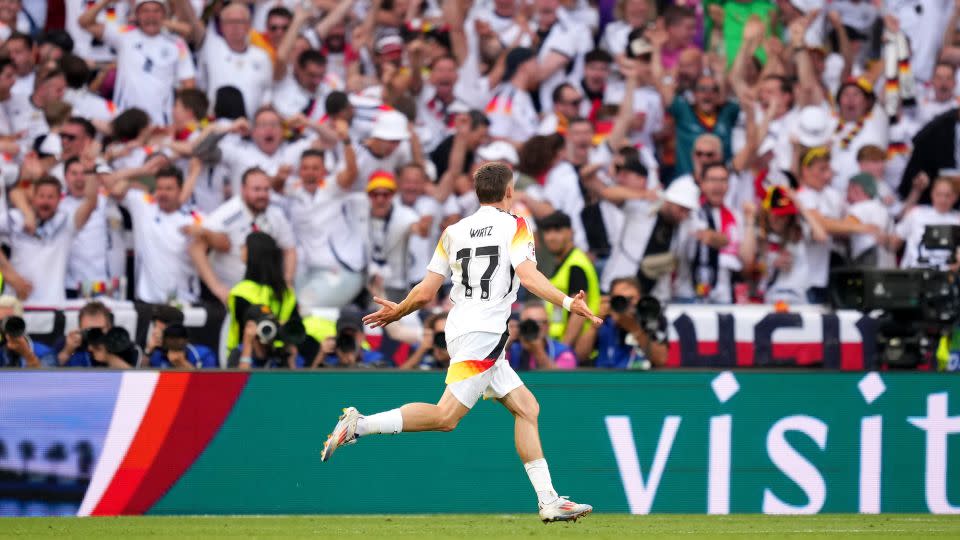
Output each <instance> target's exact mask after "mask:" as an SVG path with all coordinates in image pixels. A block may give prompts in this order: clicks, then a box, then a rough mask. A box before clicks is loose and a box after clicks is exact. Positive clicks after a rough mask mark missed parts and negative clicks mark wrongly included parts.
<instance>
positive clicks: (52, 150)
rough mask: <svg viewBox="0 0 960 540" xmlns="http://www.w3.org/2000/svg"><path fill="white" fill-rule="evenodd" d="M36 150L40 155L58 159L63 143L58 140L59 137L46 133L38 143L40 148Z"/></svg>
mask: <svg viewBox="0 0 960 540" xmlns="http://www.w3.org/2000/svg"><path fill="white" fill-rule="evenodd" d="M37 150H39V151H40V153H42V154H47V155H49V156H53V157H55V158H56V159H60V154H62V153H63V141H62V140H61V139H60V135H58V134H56V133H48V134H47V135H46V136H44V137H43V140H42V141H40V147H39V148H37Z"/></svg>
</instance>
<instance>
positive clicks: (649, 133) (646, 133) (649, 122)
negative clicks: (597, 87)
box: [603, 84, 664, 148]
mask: <svg viewBox="0 0 960 540" xmlns="http://www.w3.org/2000/svg"><path fill="white" fill-rule="evenodd" d="M625 90H626V88H625V87H624V85H622V84H611V85H608V86H607V89H606V91H605V92H604V94H603V102H604V103H605V104H607V105H617V104H619V103H621V102H622V101H623V95H624V91H625ZM641 112H642V113H644V114H645V115H646V120H644V122H643V128H642V129H636V130H630V132H629V137H630V144H632V145H634V146H640V145H643V146H646V147H649V148H655V146H654V144H653V135H654V134H655V133H658V132H660V130H662V129H663V117H664V111H663V99H662V98H661V97H660V93H659V92H657V91H656V90H654V89H653V88H651V87H649V86H642V87H640V88H637V89H636V90H634V91H633V113H634V114H638V113H641Z"/></svg>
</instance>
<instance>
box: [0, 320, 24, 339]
mask: <svg viewBox="0 0 960 540" xmlns="http://www.w3.org/2000/svg"><path fill="white" fill-rule="evenodd" d="M0 333H2V334H3V340H4V341H7V340H9V339H13V338H18V337H22V336H23V335H24V334H26V333H27V323H26V321H24V320H23V317H18V316H16V315H11V316H9V317H6V318H4V319H3V320H2V321H0Z"/></svg>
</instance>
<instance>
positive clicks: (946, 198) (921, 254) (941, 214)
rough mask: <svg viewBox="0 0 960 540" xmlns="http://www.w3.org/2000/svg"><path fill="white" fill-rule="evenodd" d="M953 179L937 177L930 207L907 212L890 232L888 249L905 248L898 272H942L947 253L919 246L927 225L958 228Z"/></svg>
mask: <svg viewBox="0 0 960 540" xmlns="http://www.w3.org/2000/svg"><path fill="white" fill-rule="evenodd" d="M954 180H955V179H954V178H951V177H946V176H940V177H938V178H937V179H936V180H934V181H933V186H932V187H931V188H930V200H931V204H930V205H926V204H923V205H919V206H916V207H914V208H913V209H911V210H909V211H908V212H907V213H906V215H904V216H903V219H902V220H901V221H900V223H898V224H897V226H896V227H895V228H894V234H893V236H892V237H891V238H890V239H889V247H890V249H892V250H898V249H900V247H902V246H904V245H906V247H905V248H904V251H903V258H902V259H901V260H900V268H945V267H946V265H947V261H948V260H949V259H950V258H951V256H952V255H953V254H952V253H950V252H949V250H928V249H927V248H926V247H924V245H923V233H924V231H926V228H927V227H928V226H930V225H960V212H957V211H956V210H954V209H953V207H954V205H956V204H957V190H956V184H955V183H954Z"/></svg>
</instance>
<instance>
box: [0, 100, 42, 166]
mask: <svg viewBox="0 0 960 540" xmlns="http://www.w3.org/2000/svg"><path fill="white" fill-rule="evenodd" d="M0 115H2V116H4V117H5V118H4V120H5V122H0V133H2V134H3V135H16V134H21V136H20V138H19V139H18V140H17V141H18V143H19V144H20V151H21V154H23V153H26V152H29V151H31V150H32V149H33V143H34V141H35V140H36V139H37V137H39V136H41V135H46V134H47V133H50V126H49V125H47V118H46V116H44V114H43V110H42V109H38V108H37V107H35V106H34V105H33V103H32V102H31V101H30V96H29V95H25V94H13V95H11V96H10V99H8V100H7V101H4V102H2V103H0ZM7 130H9V131H7Z"/></svg>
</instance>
